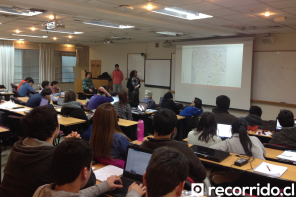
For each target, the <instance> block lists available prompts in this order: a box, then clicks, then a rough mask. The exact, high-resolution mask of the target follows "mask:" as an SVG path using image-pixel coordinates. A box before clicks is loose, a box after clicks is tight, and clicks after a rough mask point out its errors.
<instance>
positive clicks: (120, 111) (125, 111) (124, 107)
mask: <svg viewBox="0 0 296 197" xmlns="http://www.w3.org/2000/svg"><path fill="white" fill-rule="evenodd" d="M118 97H119V102H116V103H114V107H115V109H116V111H117V115H118V116H119V117H120V118H122V119H125V120H133V116H132V109H131V106H130V105H129V104H128V97H127V92H126V91H124V90H122V91H120V92H119V93H118Z"/></svg>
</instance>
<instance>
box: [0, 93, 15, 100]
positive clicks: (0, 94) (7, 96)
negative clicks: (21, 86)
mask: <svg viewBox="0 0 296 197" xmlns="http://www.w3.org/2000/svg"><path fill="white" fill-rule="evenodd" d="M10 95H14V93H13V92H10V91H8V92H0V96H4V98H5V101H10Z"/></svg>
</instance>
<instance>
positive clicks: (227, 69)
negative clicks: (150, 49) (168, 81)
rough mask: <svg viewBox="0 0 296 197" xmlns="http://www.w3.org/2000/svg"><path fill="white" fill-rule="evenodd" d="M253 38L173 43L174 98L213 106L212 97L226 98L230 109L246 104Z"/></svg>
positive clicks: (248, 92)
mask: <svg viewBox="0 0 296 197" xmlns="http://www.w3.org/2000/svg"><path fill="white" fill-rule="evenodd" d="M252 52H253V38H241V39H240V40H237V39H234V40H233V39H228V40H224V39H223V40H210V41H209V40H208V41H206V40H204V41H201V42H196V43H190V44H185V43H184V44H183V45H177V47H176V71H175V79H176V81H175V91H176V100H177V101H183V102H192V100H193V98H195V97H198V98H200V99H202V101H203V104H206V105H213V106H215V105H216V97H217V96H219V95H226V96H228V97H229V98H230V100H231V101H230V108H235V109H245V110H248V109H249V107H250V99H251V74H252Z"/></svg>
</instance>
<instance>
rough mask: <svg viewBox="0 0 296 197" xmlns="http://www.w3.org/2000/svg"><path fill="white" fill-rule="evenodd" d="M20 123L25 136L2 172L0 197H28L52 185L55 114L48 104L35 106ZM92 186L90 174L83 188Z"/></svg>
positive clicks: (57, 123)
mask: <svg viewBox="0 0 296 197" xmlns="http://www.w3.org/2000/svg"><path fill="white" fill-rule="evenodd" d="M21 123H22V128H23V131H24V133H25V134H26V135H27V137H26V138H22V139H20V140H19V141H17V142H15V143H14V145H13V148H12V150H11V153H10V155H9V157H8V161H7V165H6V166H5V169H4V177H3V181H2V183H1V185H0V196H20V197H23V196H32V195H33V194H34V192H35V191H36V189H37V188H38V187H39V186H41V185H44V184H49V183H52V182H54V177H53V174H52V155H53V152H54V150H55V148H56V146H53V140H54V139H55V138H56V137H57V136H58V135H59V131H60V125H59V122H58V117H57V112H56V111H55V109H54V108H53V107H51V106H48V105H46V106H42V107H36V108H34V109H33V110H32V111H31V112H30V113H29V114H27V115H25V116H24V117H23V118H22V121H21ZM70 137H79V134H78V135H77V133H76V132H73V133H72V134H70V135H68V136H67V137H66V139H65V140H67V139H68V138H70ZM95 183H96V178H95V175H94V174H93V173H92V175H91V178H90V179H89V181H88V184H87V186H86V187H89V186H92V185H94V184H95Z"/></svg>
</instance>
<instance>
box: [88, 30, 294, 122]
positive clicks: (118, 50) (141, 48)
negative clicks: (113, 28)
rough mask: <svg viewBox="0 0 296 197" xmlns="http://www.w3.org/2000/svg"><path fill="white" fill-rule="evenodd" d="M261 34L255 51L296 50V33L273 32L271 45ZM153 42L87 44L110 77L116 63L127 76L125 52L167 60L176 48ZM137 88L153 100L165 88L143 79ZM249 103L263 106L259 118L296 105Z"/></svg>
mask: <svg viewBox="0 0 296 197" xmlns="http://www.w3.org/2000/svg"><path fill="white" fill-rule="evenodd" d="M262 36H263V35H257V36H255V41H254V48H253V50H254V51H283V50H295V51H296V34H277V35H275V42H274V43H273V44H264V43H262V41H261V37H262ZM154 45H155V43H135V44H115V45H99V46H90V60H101V61H102V72H108V73H109V74H110V76H111V73H112V71H113V70H114V65H115V64H119V66H120V69H121V70H122V72H123V74H124V77H125V78H128V75H127V54H128V53H146V55H147V56H146V58H147V59H170V58H171V53H175V47H172V48H162V43H160V47H159V48H155V47H154ZM126 82H127V80H124V81H123V84H122V85H123V88H124V89H125V90H126V89H127V88H126ZM141 84H142V87H141V89H140V99H141V98H143V97H144V95H145V89H149V90H151V91H152V92H153V98H154V99H155V100H156V102H158V101H159V98H160V97H161V96H163V95H164V94H165V93H166V92H167V89H159V88H150V87H149V88H146V87H145V86H144V83H143V82H142V83H141ZM251 105H257V106H260V107H261V108H262V111H263V114H262V118H263V119H264V120H275V118H276V117H277V114H278V113H279V111H280V109H283V108H285V109H288V110H291V111H292V112H293V113H294V114H295V117H296V107H284V106H276V105H270V104H261V103H251ZM212 108H213V107H204V111H211V110H212ZM229 112H230V113H232V114H233V115H235V116H237V117H242V116H246V115H247V114H248V112H246V111H241V110H229Z"/></svg>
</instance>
